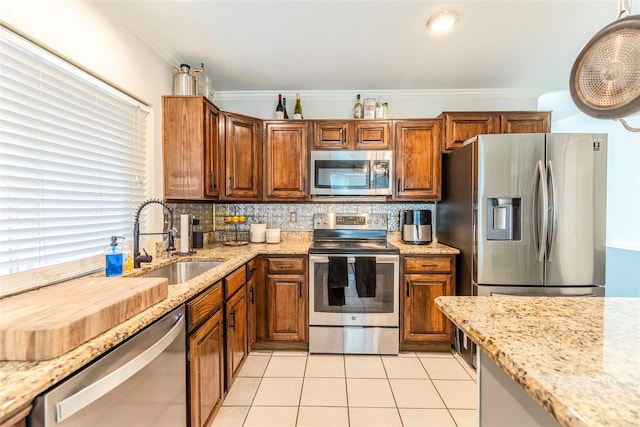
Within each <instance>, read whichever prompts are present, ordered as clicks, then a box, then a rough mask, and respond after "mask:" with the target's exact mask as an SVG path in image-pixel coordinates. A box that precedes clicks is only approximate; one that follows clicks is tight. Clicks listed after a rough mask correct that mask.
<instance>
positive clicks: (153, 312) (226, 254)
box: [0, 238, 459, 422]
mask: <svg viewBox="0 0 640 427" xmlns="http://www.w3.org/2000/svg"><path fill="white" fill-rule="evenodd" d="M389 240H390V241H391V242H392V243H393V244H395V245H396V246H398V248H399V249H400V253H401V254H405V253H406V254H414V255H420V254H422V255H439V254H457V253H459V251H458V250H457V249H455V248H451V247H449V246H445V245H441V244H437V243H432V244H430V245H419V246H416V245H404V244H402V243H401V242H398V241H393V240H394V239H391V238H390V239H389ZM310 245H311V242H310V241H307V240H305V241H282V242H281V243H278V244H266V243H262V244H255V243H252V244H249V245H246V246H238V247H232V246H223V245H221V244H215V245H212V246H211V247H208V248H206V249H199V250H197V252H196V253H195V254H194V255H190V256H181V257H172V259H167V260H157V261H156V260H154V262H153V263H151V264H143V267H142V268H141V269H136V270H135V272H129V273H126V274H125V276H127V277H134V276H136V275H139V274H141V273H143V272H145V271H148V270H152V269H154V268H157V267H159V266H162V265H166V264H170V263H172V262H176V261H223V262H222V264H220V265H218V266H216V267H214V268H212V269H211V270H209V271H208V272H206V273H204V274H201V275H199V276H197V277H195V278H193V279H191V280H189V281H188V282H185V283H181V284H179V285H173V286H169V289H168V296H167V298H166V299H164V300H162V301H160V302H158V303H156V304H155V305H153V306H151V307H150V308H148V309H146V310H144V311H142V312H140V313H138V314H136V315H134V316H133V317H131V318H129V319H128V320H125V321H123V322H122V323H120V324H118V325H117V326H115V327H113V328H111V329H108V330H106V331H105V332H103V333H101V334H100V335H98V336H96V337H95V338H93V339H91V340H89V341H87V342H85V343H84V344H80V345H79V346H77V347H75V348H73V349H71V350H69V351H68V352H66V353H64V354H62V355H61V356H59V357H55V358H53V359H50V360H42V361H5V362H0V422H1V421H2V420H4V419H5V417H6V416H8V415H10V414H11V413H12V412H14V411H16V410H18V409H20V408H21V407H23V406H25V405H28V404H29V403H30V402H31V401H32V400H33V399H34V398H35V397H36V396H37V395H39V394H41V393H42V392H44V391H45V390H47V389H48V388H50V387H51V386H53V385H55V384H56V383H58V382H60V381H61V380H63V379H64V378H66V377H67V376H69V375H70V374H72V373H73V372H75V371H77V370H79V369H80V368H82V367H83V366H85V365H87V364H88V363H90V362H91V361H93V360H94V359H96V358H97V357H99V356H100V355H102V354H103V353H105V352H107V351H108V350H109V349H111V348H112V347H114V346H116V345H118V344H119V343H121V342H122V341H124V340H125V339H127V338H129V337H130V336H131V335H133V334H135V333H136V332H138V331H140V330H141V329H143V328H144V327H145V326H147V325H149V324H150V323H152V322H153V321H155V320H157V319H159V318H160V317H162V316H163V315H164V314H166V313H168V312H170V311H171V310H173V309H174V308H176V307H178V306H179V305H180V304H183V303H185V302H186V301H188V300H189V299H191V298H193V297H194V296H196V295H198V294H199V293H200V292H202V291H203V290H205V289H206V288H207V287H209V286H210V285H211V284H212V283H215V282H216V281H218V280H220V279H222V278H223V277H225V276H226V275H227V274H229V273H231V272H233V271H234V270H235V269H236V268H238V267H240V266H242V265H244V264H245V263H247V262H248V261H250V260H251V259H253V258H254V257H255V256H257V255H261V254H269V255H278V254H291V255H296V254H299V255H306V254H307V252H308V250H309V246H310ZM109 279H110V278H105V280H109ZM77 280H79V279H77ZM114 280H115V279H114ZM71 282H72V281H70V282H66V283H71ZM55 286H60V285H54V287H55ZM36 292H38V291H31V292H29V293H27V294H23V295H28V294H34V293H36ZM58 304H59V305H60V307H64V304H65V303H64V301H59V302H58ZM2 321H3V320H2V317H1V313H0V322H2Z"/></svg>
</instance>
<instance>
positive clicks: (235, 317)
mask: <svg viewBox="0 0 640 427" xmlns="http://www.w3.org/2000/svg"><path fill="white" fill-rule="evenodd" d="M225 308H226V327H227V328H226V329H227V391H228V390H229V389H230V388H231V385H232V384H233V380H234V379H235V377H236V376H237V375H238V371H239V370H240V366H242V362H243V360H244V358H245V357H246V355H247V292H246V287H244V286H243V287H242V288H241V289H240V290H239V291H238V292H236V293H235V294H234V295H233V296H232V297H231V298H230V299H229V300H228V301H227V302H226V304H225Z"/></svg>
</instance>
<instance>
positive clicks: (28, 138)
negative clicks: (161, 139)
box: [0, 27, 149, 296]
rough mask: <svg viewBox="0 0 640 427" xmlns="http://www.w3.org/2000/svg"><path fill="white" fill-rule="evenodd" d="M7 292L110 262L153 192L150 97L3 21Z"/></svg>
mask: <svg viewBox="0 0 640 427" xmlns="http://www.w3.org/2000/svg"><path fill="white" fill-rule="evenodd" d="M0 31H1V39H0V43H1V44H0V296H2V295H7V294H10V293H14V292H17V291H20V290H24V289H31V288H35V287H37V286H40V285H44V284H48V283H52V282H56V281H60V280H64V279H67V278H70V277H74V276H78V275H81V274H86V273H88V272H92V271H96V270H98V269H103V268H104V250H105V248H106V247H107V246H108V245H109V241H110V236H112V235H117V236H124V237H126V238H127V240H125V242H126V241H130V240H131V236H132V232H133V219H134V213H135V211H136V208H137V206H138V205H139V204H140V203H141V202H142V201H143V200H144V199H145V198H146V196H147V166H146V165H147V153H146V151H147V138H148V137H147V133H148V126H149V125H148V117H149V111H148V107H147V106H145V105H143V104H141V103H140V102H138V101H136V100H135V99H133V98H131V97H129V96H128V95H126V94H124V93H122V92H120V91H118V90H116V89H115V88H113V87H112V86H110V85H108V84H106V83H105V82H103V81H101V80H99V79H97V78H95V77H94V76H92V75H90V74H88V73H86V72H84V71H82V70H80V69H79V68H77V67H75V66H73V65H72V64H70V63H68V62H66V61H64V60H62V59H61V58H59V57H57V56H55V55H53V54H52V53H50V52H48V51H47V50H44V49H43V48H41V47H39V46H36V45H35V44H33V43H31V42H28V41H27V40H25V39H23V38H22V37H19V36H17V35H16V34H14V33H13V32H11V31H9V30H7V29H6V28H4V27H0Z"/></svg>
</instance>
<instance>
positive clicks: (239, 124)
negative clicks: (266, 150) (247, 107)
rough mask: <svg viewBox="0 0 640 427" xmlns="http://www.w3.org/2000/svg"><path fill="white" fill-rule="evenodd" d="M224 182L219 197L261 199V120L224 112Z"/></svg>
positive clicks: (226, 198) (245, 199)
mask: <svg viewBox="0 0 640 427" xmlns="http://www.w3.org/2000/svg"><path fill="white" fill-rule="evenodd" d="M225 117H226V120H225V138H224V160H225V161H224V181H223V183H222V188H223V190H222V191H221V192H220V198H221V199H225V200H244V201H260V200H261V199H262V191H261V190H262V122H261V120H259V119H256V118H253V117H248V116H243V115H240V114H233V113H225Z"/></svg>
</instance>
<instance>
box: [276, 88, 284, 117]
mask: <svg viewBox="0 0 640 427" xmlns="http://www.w3.org/2000/svg"><path fill="white" fill-rule="evenodd" d="M276 119H284V107H283V106H282V94H278V106H277V107H276Z"/></svg>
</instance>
